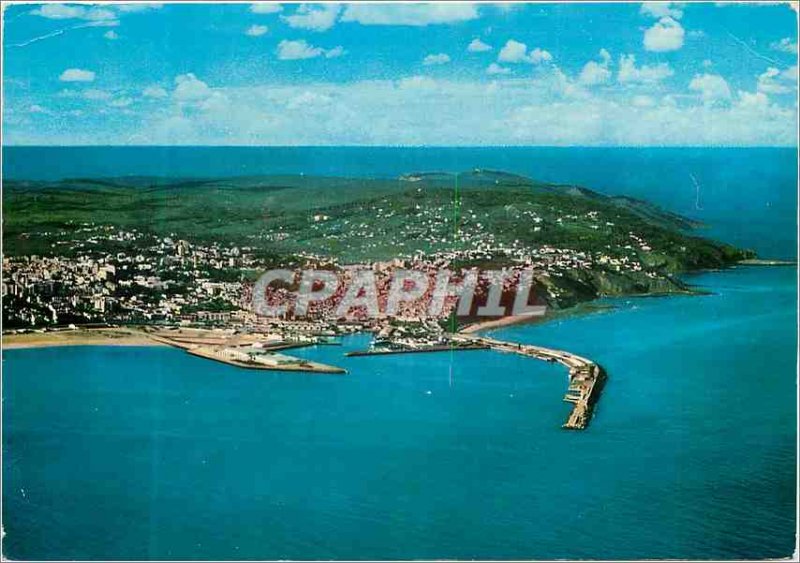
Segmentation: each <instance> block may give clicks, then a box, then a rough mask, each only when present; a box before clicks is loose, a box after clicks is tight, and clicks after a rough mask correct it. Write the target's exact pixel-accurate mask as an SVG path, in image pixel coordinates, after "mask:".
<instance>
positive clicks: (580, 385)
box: [457, 335, 606, 430]
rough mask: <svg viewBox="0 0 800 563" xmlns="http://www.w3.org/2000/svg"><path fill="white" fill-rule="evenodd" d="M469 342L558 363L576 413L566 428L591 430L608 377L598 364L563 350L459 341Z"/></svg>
mask: <svg viewBox="0 0 800 563" xmlns="http://www.w3.org/2000/svg"><path fill="white" fill-rule="evenodd" d="M457 338H461V339H463V341H465V342H473V343H476V344H483V345H484V346H486V347H488V348H491V349H492V350H497V351H498V352H505V353H510V354H519V355H521V356H527V357H530V358H536V359H537V360H544V361H546V362H557V363H559V364H561V365H563V366H565V367H566V368H567V369H568V370H569V386H568V387H567V392H566V394H565V395H564V401H566V402H568V403H571V404H572V411H571V412H570V414H569V416H568V417H567V421H566V422H565V423H564V424H563V425H562V428H565V429H567V430H583V429H585V428H586V427H587V426H589V421H590V420H591V418H592V412H593V410H594V407H595V405H596V403H597V400H598V399H599V397H600V393H601V392H602V390H603V385H604V384H605V381H606V373H605V370H603V368H602V367H601V366H600V365H598V364H597V363H595V362H593V361H591V360H589V359H587V358H583V357H581V356H578V355H577V354H572V353H570V352H565V351H563V350H554V349H552V348H545V347H543V346H533V345H530V344H518V343H515V342H504V341H502V340H495V339H494V338H487V337H482V336H471V335H470V336H462V337H457Z"/></svg>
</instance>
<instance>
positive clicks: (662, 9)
mask: <svg viewBox="0 0 800 563" xmlns="http://www.w3.org/2000/svg"><path fill="white" fill-rule="evenodd" d="M639 13H640V14H642V15H644V16H650V17H653V18H656V19H660V18H665V17H670V18H675V19H676V20H679V19H681V17H683V3H679V2H643V3H642V7H641V8H639Z"/></svg>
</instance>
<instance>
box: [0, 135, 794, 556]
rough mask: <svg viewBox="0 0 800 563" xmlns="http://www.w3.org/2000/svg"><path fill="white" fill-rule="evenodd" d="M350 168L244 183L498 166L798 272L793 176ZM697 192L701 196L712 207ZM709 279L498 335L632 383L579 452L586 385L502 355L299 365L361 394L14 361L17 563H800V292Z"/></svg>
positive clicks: (578, 162) (330, 386)
mask: <svg viewBox="0 0 800 563" xmlns="http://www.w3.org/2000/svg"><path fill="white" fill-rule="evenodd" d="M24 150H31V149H24ZM24 150H23V149H14V151H11V152H8V149H6V151H7V152H6V154H5V155H4V157H5V159H4V166H6V173H7V174H8V170H9V169H11V170H17V171H25V170H28V171H30V172H32V171H33V168H32V167H31V165H30V163H28V164H20V163H19V162H16V163H15V162H14V159H11V162H9V155H11V156H14V155H15V154H16V155H19V154H23V153H24ZM37 150H42V149H37ZM48 150H50V149H48ZM73 150H87V151H93V150H97V151H101V152H100V153H97V155H96V158H98V159H99V158H100V156H101V155H103V154H106V155H107V154H108V153H103V152H102V150H107V149H69V150H68V153H69V151H73ZM119 150H131V151H133V152H132V153H130V155H133V154H135V153H136V151H139V150H144V149H119ZM146 150H148V151H149V150H153V151H158V150H159V149H146ZM186 150H189V152H191V150H199V149H191V150H190V149H186ZM202 150H210V149H202ZM228 150H229V149H224V150H223V151H222V152H221V153H219V154H220V156H219V158H218V159H217V162H215V163H203V164H199V163H198V168H199V170H198V172H201V171H202V172H204V173H203V174H199V173H198V175H205V174H209V175H223V174H235V173H236V171H235V170H228V171H227V172H226V171H225V170H223V169H224V168H225V165H224V163H225V162H226V159H229V160H228V162H230V163H232V162H234V161H235V160H236V159H235V158H234V157H232V156H230V157H229V156H225V155H224V153H225V152H226V151H228ZM231 150H241V151H244V152H247V151H248V150H249V149H231ZM259 150H260V149H259ZM264 150H266V151H267V153H268V152H269V151H275V150H278V149H269V150H267V149H264ZM280 150H284V151H288V152H287V153H286V154H288V155H291V154H292V152H291V150H290V149H280ZM298 150H300V151H301V153H302V152H303V151H307V150H308V151H310V150H312V149H298ZM313 150H318V149H313ZM337 150H341V151H343V153H342V154H345V153H348V152H350V151H355V152H356V153H357V152H358V151H359V150H361V151H366V152H364V153H363V154H362V156H360V157H358V158H355V157H354V158H353V159H352V160H353V161H357V164H348V162H350V161H347V160H345V161H344V162H343V163H342V164H341V167H340V168H335V166H334V164H333V163H332V162H330V159H329V157H328V156H321V157H320V158H319V159H313V158H311V157H309V156H305V157H302V158H301V156H302V155H300V156H298V155H295V156H294V158H296V159H299V161H307V162H308V166H307V168H303V169H298V168H299V167H296V168H294V169H293V170H288V169H281V170H278V168H279V167H280V166H285V167H287V168H291V166H290V164H287V163H286V162H285V159H284V160H281V159H279V158H277V157H276V159H275V162H274V163H273V168H272V169H269V170H268V169H262V168H258V169H257V170H256V169H255V168H256V164H251V165H249V166H245V164H247V163H252V162H255V161H257V157H253V160H247V159H246V158H244V157H241V158H243V159H244V160H242V163H243V164H242V167H243V169H245V171H242V172H240V173H247V174H251V173H269V172H270V171H273V172H279V171H280V172H306V173H323V169H325V168H326V166H327V167H330V172H324V173H331V174H336V175H341V176H346V175H355V174H356V172H355V171H356V170H357V169H359V167H360V169H362V172H361V174H362V175H387V176H388V175H393V174H396V173H398V172H400V171H401V169H402V171H408V170H409V169H412V170H413V169H423V168H424V169H443V168H444V169H456V170H457V169H469V168H471V167H473V166H484V167H489V166H492V167H497V168H502V169H506V170H510V171H513V172H519V173H526V174H530V175H531V176H534V177H537V178H540V179H545V180H553V181H556V180H557V181H562V182H574V183H580V184H582V185H587V186H589V187H593V188H595V189H598V190H601V191H606V192H609V193H627V194H630V195H635V196H638V197H644V198H645V199H649V200H651V201H657V202H658V203H660V204H661V205H664V206H665V207H667V208H668V209H670V210H672V211H677V212H684V213H685V212H687V211H691V210H692V209H693V208H695V207H697V208H696V209H694V212H693V213H692V215H693V216H695V217H701V218H703V219H705V220H706V221H707V222H708V224H709V227H708V231H707V232H711V233H715V236H718V237H719V238H722V239H723V240H727V241H728V242H734V243H739V244H741V243H744V244H745V245H746V246H749V247H751V248H757V249H759V251H760V252H761V253H762V255H768V256H770V257H794V256H795V255H796V251H795V248H794V247H795V245H796V235H795V215H796V205H797V203H796V185H795V180H794V179H793V178H794V174H795V164H796V162H795V161H796V158H795V155H794V153H793V152H787V151H782V150H773V149H758V150H751V149H746V150H745V149H737V150H728V149H724V150H723V149H719V150H712V151H707V152H706V153H705V155H704V154H703V151H698V150H695V149H680V150H675V151H673V150H672V149H658V150H652V151H651V150H646V151H641V152H640V154H639V156H638V157H637V156H636V154H635V151H633V150H632V149H614V150H611V149H609V150H606V149H576V153H575V155H573V156H570V155H569V154H568V152H567V149H510V150H511V151H512V152H513V151H517V152H516V154H518V155H521V156H520V158H519V159H518V160H515V159H514V158H511V157H510V156H507V155H506V156H503V153H502V151H503V150H506V149H474V151H476V152H474V153H470V151H473V149H458V150H456V149H432V150H434V151H436V150H438V151H442V155H444V157H446V156H447V154H449V153H452V154H451V156H450V157H448V158H444V157H443V160H442V161H440V162H436V161H435V160H434V159H433V157H430V158H431V160H430V161H428V160H426V159H427V158H428V156H424V155H425V154H426V153H424V151H423V152H420V151H422V149H413V150H412V149H392V150H397V151H398V152H397V153H396V155H395V158H389V157H388V156H387V157H384V163H383V168H382V169H381V168H380V166H379V165H378V164H375V163H371V162H372V161H371V159H370V158H367V156H365V155H369V154H379V153H381V152H382V151H389V149H330V152H331V153H333V154H336V151H337ZM570 150H571V149H570ZM17 151H23V153H20V152H17ZM370 151H374V153H370ZM403 151H411V153H414V154H415V155H416V156H413V158H412V156H407V157H402V155H403V154H405V153H404V152H403ZM415 151H416V152H415ZM460 151H465V152H460ZM493 151H496V152H493ZM593 151H594V152H593ZM615 151H622V152H615ZM681 151H684V152H683V153H681ZM257 152H258V150H256V154H257ZM68 153H67V154H68ZM267 153H262V155H263V154H267ZM323 153H324V151H323ZM592 153H593V154H595V155H599V156H596V158H595V159H593V158H592V157H591V156H590V155H591V154H592ZM54 154H56V155H58V151H55V152H54ZM242 154H244V153H242ZM321 154H322V153H321ZM548 154H549V155H550V156H547V155H548ZM470 155H472V156H470ZM537 155H538V156H537ZM737 155H738V156H737ZM534 157H535V158H534ZM734 157H736V158H734ZM131 158H133V156H131ZM265 158H266V157H265ZM287 158H288V157H287ZM303 159H306V160H303ZM326 159H327V160H326ZM404 159H405V160H404ZM481 159H483V160H481ZM491 159H496V161H492V160H491ZM537 159H538V160H537ZM548 159H549V160H548ZM571 159H575V160H574V161H571ZM69 160H70V158H68V157H67V156H64V155H63V154H62V155H61V156H57V157H54V158H53V159H52V160H51V161H49V162H51V163H52V166H48V167H46V168H48V169H49V170H50V173H55V172H53V171H56V170H59V166H60V167H61V169H62V172H59V174H62V173H63V174H64V175H66V176H72V175H106V176H119V175H124V174H127V173H136V172H133V171H132V170H129V169H128V168H127V167H129V166H130V167H131V168H142V169H140V170H139V171H138V173H140V174H156V173H158V172H157V168H158V167H157V166H155V167H150V168H147V167H146V166H144V165H142V166H141V167H137V166H133V164H132V163H130V162H128V163H127V164H124V165H123V164H120V165H119V166H118V167H117V168H116V169H113V167H110V168H107V169H108V170H109V173H108V174H102V173H101V171H102V169H103V167H105V166H107V165H106V164H104V163H102V162H98V163H94V164H92V163H91V162H88V163H87V164H85V165H84V169H83V170H84V173H81V171H80V166H76V165H74V164H70V166H73V167H74V168H73V169H70V170H68V171H64V170H66V168H65V167H66V166H67V162H68V161H69ZM120 160H124V159H120ZM267 160H268V159H267ZM278 161H281V162H283V164H280V163H278ZM626 161H627V162H629V164H630V167H629V169H628V170H627V171H625V170H623V168H621V167H622V163H624V162H626ZM59 162H60V163H61V164H58V163H59ZM141 162H144V161H141ZM182 162H184V161H182V160H181V159H180V158H178V159H177V160H176V161H175V162H174V163H173V164H172V165H171V166H173V167H181V166H184V164H181V163H182ZM326 162H327V164H326ZM536 162H538V163H539V164H538V165H536ZM570 162H572V164H570ZM312 163H313V164H312ZM427 164H429V165H430V166H427ZM412 165H413V166H412ZM423 165H426V166H423ZM434 165H435V166H434ZM215 166H216V167H218V168H217V169H216V173H214V174H212V172H213V170H211V169H212V168H213V167H215ZM259 166H262V165H259ZM26 167H27V168H26ZM203 167H205V169H203ZM312 167H317V168H314V169H313V170H312V169H311V168H312ZM370 167H374V168H370ZM652 167H655V169H652ZM41 168H45V167H41ZM229 168H230V166H229ZM112 169H113V170H112ZM378 169H381V170H382V172H381V174H378V173H377V172H375V170H378ZM114 170H116V172H115V173H111V172H113V171H114ZM247 170H249V171H247ZM687 170H688V171H690V172H691V173H692V174H693V175H694V176H695V179H696V180H697V181H698V183H699V184H700V186H701V189H700V190H699V193H700V205H699V206H695V203H696V195H697V193H696V192H697V190H696V188H695V186H694V183H693V181H692V180H691V179H690V180H689V183H688V184H687V183H686V180H685V178H684V177H685V176H686V173H687V172H686V171H687ZM737 171H738V172H737ZM174 174H175V171H174V170H173V171H172V172H170V173H169V174H167V175H174ZM17 176H18V177H23V176H25V174H18V175H17ZM557 176H561V177H557ZM648 194H651V196H652V197H649V196H648ZM768 203H769V205H767V204H768ZM751 211H752V213H751ZM737 237H738V238H737ZM687 279H688V280H689V281H690V282H691V283H693V284H696V285H698V286H700V287H703V288H705V289H708V290H709V291H710V292H711V294H710V295H703V296H693V297H688V296H682V297H667V298H639V299H615V300H606V301H605V303H606V304H608V305H610V306H613V308H611V309H608V310H605V311H602V312H596V313H591V314H588V315H582V316H575V317H571V318H564V319H561V320H558V321H553V322H549V323H544V324H540V325H528V326H517V327H508V328H505V329H502V330H498V331H495V332H494V333H493V334H494V335H495V336H496V337H498V338H503V339H509V340H516V341H520V342H530V343H537V344H542V345H547V346H554V347H561V348H565V349H568V350H571V351H574V352H576V353H579V354H583V355H586V356H588V357H591V358H593V359H595V360H597V361H598V362H600V363H601V364H602V365H603V366H604V367H605V368H606V369H607V371H608V373H609V382H608V385H607V386H606V388H605V391H604V393H603V395H602V398H601V400H600V403H599V405H598V409H597V412H596V415H595V418H594V420H593V421H592V424H591V425H590V427H589V428H588V429H587V430H586V431H583V432H567V431H564V430H562V429H561V428H560V426H561V424H562V423H563V421H564V420H565V417H566V415H567V413H568V412H569V405H568V404H567V403H564V402H563V401H562V397H563V394H564V392H565V389H566V385H567V374H566V371H565V370H564V369H563V368H561V367H559V366H558V365H552V364H548V363H545V362H539V361H536V360H532V359H528V358H522V357H518V356H513V355H504V354H499V353H495V352H490V351H470V352H460V353H459V352H454V353H451V352H444V353H439V354H421V355H397V356H388V357H383V358H380V357H375V358H365V357H356V358H346V357H344V355H343V354H344V352H346V351H348V350H354V349H361V348H364V347H366V346H367V345H368V337H366V336H363V335H362V336H354V337H349V338H346V339H345V340H344V341H343V343H342V346H340V347H339V346H323V347H315V348H308V349H304V350H300V351H297V352H296V354H297V355H302V356H305V357H308V358H313V359H316V360H319V361H323V362H326V363H331V364H334V365H340V366H343V367H345V368H347V369H348V371H349V373H348V374H347V375H345V376H325V375H316V376H314V375H303V374H292V373H270V372H257V371H246V370H240V369H237V368H233V367H230V366H225V365H222V364H217V363H213V362H208V361H205V360H202V359H199V358H195V357H192V356H189V355H187V354H185V353H184V352H182V351H179V350H175V349H171V348H148V347H131V348H115V347H69V348H50V349H36V350H10V351H5V352H4V353H3V493H4V498H3V501H4V502H3V525H4V531H5V534H6V535H5V540H4V550H5V553H4V555H5V556H6V557H8V558H11V559H54V558H59V559H95V560H106V559H211V560H213V559H262V558H266V559H398V558H407V559H417V558H435V559H451V558H458V559H473V558H492V559H509V558H511V559H531V558H578V559H580V558H602V559H634V558H643V557H644V558H699V559H714V558H723V559H726V558H727V559H731V558H745V559H747V558H768V557H770V558H776V557H786V556H789V555H790V554H791V553H792V551H793V549H794V544H795V538H794V530H795V526H796V522H795V514H796V504H795V482H796V477H797V476H796V463H797V452H796V447H795V446H796V416H797V412H796V392H797V388H796V373H795V372H796V345H797V333H796V326H797V314H796V310H797V298H796V293H797V281H796V280H797V270H796V268H795V267H738V268H735V269H732V270H728V271H724V272H709V273H702V274H698V275H693V276H690V277H688V278H687Z"/></svg>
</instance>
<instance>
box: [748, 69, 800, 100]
mask: <svg viewBox="0 0 800 563" xmlns="http://www.w3.org/2000/svg"><path fill="white" fill-rule="evenodd" d="M796 88H797V66H793V67H789V68H787V69H786V70H784V71H783V72H781V71H780V70H778V69H777V68H775V67H769V68H768V69H767V70H766V71H764V72H763V73H762V74H761V75H759V77H758V84H757V86H756V90H757V91H758V92H762V93H764V94H789V93H792V92H794V91H795V89H796Z"/></svg>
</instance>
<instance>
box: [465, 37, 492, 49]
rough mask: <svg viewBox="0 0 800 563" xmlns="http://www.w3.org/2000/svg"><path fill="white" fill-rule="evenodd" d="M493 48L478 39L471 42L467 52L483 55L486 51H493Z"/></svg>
mask: <svg viewBox="0 0 800 563" xmlns="http://www.w3.org/2000/svg"><path fill="white" fill-rule="evenodd" d="M491 50H492V47H491V46H490V45H487V44H486V43H484V42H483V41H481V40H480V39H478V38H477V37H476V38H475V39H473V40H472V41H470V44H469V45H467V51H469V52H470V53H483V52H485V51H491Z"/></svg>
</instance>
